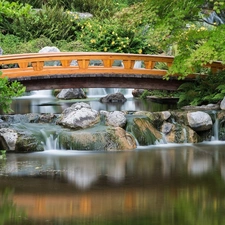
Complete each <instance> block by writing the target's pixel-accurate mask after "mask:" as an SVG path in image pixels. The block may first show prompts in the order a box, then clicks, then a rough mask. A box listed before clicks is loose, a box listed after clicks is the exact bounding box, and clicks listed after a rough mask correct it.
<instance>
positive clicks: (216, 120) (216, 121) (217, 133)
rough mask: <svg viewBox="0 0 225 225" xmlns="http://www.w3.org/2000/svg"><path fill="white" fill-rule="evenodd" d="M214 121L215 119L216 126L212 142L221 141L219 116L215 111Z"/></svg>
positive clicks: (214, 126) (214, 125)
mask: <svg viewBox="0 0 225 225" xmlns="http://www.w3.org/2000/svg"><path fill="white" fill-rule="evenodd" d="M213 117H214V118H213V119H214V124H213V135H212V137H211V141H218V140H219V120H218V118H217V114H216V112H215V111H213Z"/></svg>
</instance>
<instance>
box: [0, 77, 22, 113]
mask: <svg viewBox="0 0 225 225" xmlns="http://www.w3.org/2000/svg"><path fill="white" fill-rule="evenodd" d="M24 92H25V87H24V86H23V85H22V84H21V83H19V82H17V81H13V82H10V81H9V80H8V79H7V78H6V77H4V78H0V107H1V109H2V110H3V112H5V113H9V112H12V109H11V107H10V106H11V103H12V99H13V98H14V97H18V96H21V95H22V94H23V93H24Z"/></svg>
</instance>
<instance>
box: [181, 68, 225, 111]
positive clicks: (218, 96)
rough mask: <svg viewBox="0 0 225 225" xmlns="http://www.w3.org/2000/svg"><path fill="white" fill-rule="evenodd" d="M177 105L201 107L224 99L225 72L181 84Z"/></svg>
mask: <svg viewBox="0 0 225 225" xmlns="http://www.w3.org/2000/svg"><path fill="white" fill-rule="evenodd" d="M178 90H179V91H180V95H179V101H178V105H179V106H180V107H181V106H184V105H201V104H209V103H217V102H219V101H221V100H222V99H223V98H224V97H225V91H224V90H225V71H221V72H219V73H217V74H209V75H207V76H206V77H205V78H199V79H197V80H196V81H195V82H187V83H184V84H182V85H181V86H180V87H179V88H178Z"/></svg>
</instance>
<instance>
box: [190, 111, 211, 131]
mask: <svg viewBox="0 0 225 225" xmlns="http://www.w3.org/2000/svg"><path fill="white" fill-rule="evenodd" d="M187 120H188V125H189V126H190V127H191V128H192V129H193V130H195V131H206V130H209V129H211V128H212V125H213V122H212V119H211V117H210V115H209V114H208V113H205V112H202V111H197V112H188V113H187Z"/></svg>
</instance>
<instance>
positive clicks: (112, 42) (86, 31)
mask: <svg viewBox="0 0 225 225" xmlns="http://www.w3.org/2000/svg"><path fill="white" fill-rule="evenodd" d="M143 29H145V28H142V29H141V28H140V27H139V28H138V29H136V28H133V29H131V28H130V27H127V26H124V24H122V23H120V22H119V21H118V20H117V19H114V18H113V19H110V20H107V19H105V20H101V21H99V20H96V19H92V20H86V21H84V22H83V23H81V32H80V33H79V34H80V35H79V38H80V40H81V41H82V42H84V43H85V44H86V45H87V46H88V51H98V52H123V53H143V54H151V53H156V52H157V49H156V48H155V46H151V45H149V44H148V38H147V37H146V36H145V35H144V32H143Z"/></svg>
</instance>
